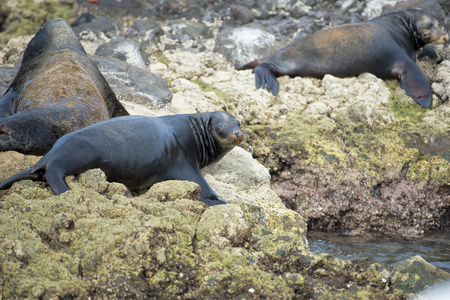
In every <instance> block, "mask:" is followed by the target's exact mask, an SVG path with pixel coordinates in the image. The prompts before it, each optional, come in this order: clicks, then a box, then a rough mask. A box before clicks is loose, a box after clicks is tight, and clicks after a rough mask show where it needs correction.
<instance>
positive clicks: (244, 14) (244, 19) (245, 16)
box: [230, 5, 255, 24]
mask: <svg viewBox="0 0 450 300" xmlns="http://www.w3.org/2000/svg"><path fill="white" fill-rule="evenodd" d="M230 11H231V13H232V14H233V16H234V18H235V19H236V20H237V21H238V22H240V23H241V24H247V23H250V22H251V21H253V19H254V18H255V14H254V13H253V12H252V11H251V10H250V9H249V8H248V7H246V6H243V5H230Z"/></svg>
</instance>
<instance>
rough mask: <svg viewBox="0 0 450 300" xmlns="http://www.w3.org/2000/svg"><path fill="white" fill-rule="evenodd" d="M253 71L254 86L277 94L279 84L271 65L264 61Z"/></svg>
mask: <svg viewBox="0 0 450 300" xmlns="http://www.w3.org/2000/svg"><path fill="white" fill-rule="evenodd" d="M254 72H255V85H256V88H258V89H259V88H260V87H262V88H263V89H266V90H268V91H269V92H272V95H274V96H276V95H277V94H278V90H279V84H278V80H277V78H276V72H275V70H274V69H273V67H272V66H271V65H269V64H266V63H264V64H261V65H259V66H258V67H256V68H255V70H254Z"/></svg>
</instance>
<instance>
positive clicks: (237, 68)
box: [234, 60, 263, 70]
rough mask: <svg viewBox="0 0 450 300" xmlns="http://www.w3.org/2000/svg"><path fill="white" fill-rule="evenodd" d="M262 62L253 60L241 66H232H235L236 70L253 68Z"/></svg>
mask: <svg viewBox="0 0 450 300" xmlns="http://www.w3.org/2000/svg"><path fill="white" fill-rule="evenodd" d="M262 63H263V61H261V60H254V61H252V62H249V63H248V64H245V65H243V66H239V65H235V66H234V67H235V68H236V70H248V69H255V68H256V67H257V66H259V65H260V64H262Z"/></svg>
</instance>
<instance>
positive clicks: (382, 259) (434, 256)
mask: <svg viewBox="0 0 450 300" xmlns="http://www.w3.org/2000/svg"><path fill="white" fill-rule="evenodd" d="M308 242H309V247H310V249H311V251H312V252H316V253H319V252H326V253H329V254H331V255H333V256H335V257H337V258H341V259H347V260H355V259H367V258H370V257H372V258H373V259H374V260H375V261H377V262H379V263H383V264H385V265H388V266H394V265H395V264H396V263H397V262H399V261H401V260H404V259H407V258H410V257H411V256H414V255H420V256H422V257H423V258H424V259H425V260H426V261H427V262H429V263H430V264H432V265H434V266H436V267H438V268H441V269H442V270H444V271H446V272H449V273H450V231H449V230H446V231H435V232H429V233H426V234H424V235H423V236H422V237H419V238H414V239H404V238H397V237H386V236H382V235H376V234H367V235H361V236H348V235H345V234H343V233H339V232H333V233H328V232H317V231H311V232H308Z"/></svg>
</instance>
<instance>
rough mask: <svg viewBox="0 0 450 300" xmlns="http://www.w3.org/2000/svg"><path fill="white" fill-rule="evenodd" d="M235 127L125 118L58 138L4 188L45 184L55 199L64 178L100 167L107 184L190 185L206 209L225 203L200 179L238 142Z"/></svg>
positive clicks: (227, 119) (227, 121)
mask: <svg viewBox="0 0 450 300" xmlns="http://www.w3.org/2000/svg"><path fill="white" fill-rule="evenodd" d="M242 138H243V134H242V132H241V130H240V124H239V122H238V121H237V120H236V119H235V118H234V117H233V116H232V115H230V114H229V113H226V112H210V113H201V114H190V115H172V116H164V117H158V118H155V117H147V116H125V117H119V118H113V119H110V120H106V121H103V122H100V123H97V124H94V125H91V126H89V127H86V128H83V129H81V130H78V131H75V132H72V133H69V134H67V135H65V136H63V137H62V138H60V139H59V140H58V141H57V142H56V143H55V145H54V146H53V148H52V149H51V150H50V151H49V152H48V153H47V154H46V155H44V156H43V157H42V158H41V159H40V160H39V161H38V162H37V163H36V164H35V165H34V166H32V167H31V168H30V169H28V170H25V171H23V172H20V173H18V174H16V175H14V176H12V177H10V178H9V179H7V180H6V181H4V182H3V183H1V184H0V189H8V188H9V187H11V185H12V184H13V183H14V182H17V181H20V180H25V179H31V180H39V181H47V182H48V184H49V185H50V187H51V188H52V190H53V191H54V192H55V193H56V194H58V195H59V194H61V193H63V192H65V191H67V190H69V187H68V186H67V184H66V182H65V181H64V178H65V177H66V176H68V175H77V174H80V173H82V172H84V171H86V170H89V169H94V168H100V169H102V170H103V171H104V172H105V174H106V177H107V180H108V181H116V182H121V183H123V184H125V185H126V186H127V187H128V188H130V189H131V190H141V189H144V188H148V187H150V186H151V185H153V184H155V183H157V182H160V181H165V180H189V181H194V182H196V183H198V184H199V185H200V186H201V188H202V193H201V200H202V201H203V202H205V203H206V204H208V205H216V204H225V203H226V202H225V201H224V200H223V199H222V198H220V197H219V196H218V195H217V194H216V193H215V192H214V191H213V190H212V189H211V187H210V186H209V185H208V183H207V182H206V181H205V179H204V178H203V176H202V175H201V174H200V168H202V167H204V166H207V165H209V164H211V163H214V162H217V161H218V160H220V159H221V158H222V157H223V156H224V155H225V154H226V153H228V152H229V151H230V150H231V149H232V148H233V147H234V146H235V145H237V144H238V143H240V142H241V141H242Z"/></svg>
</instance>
